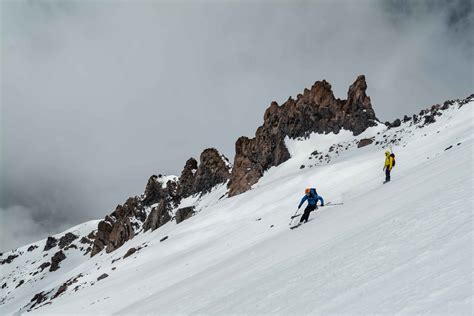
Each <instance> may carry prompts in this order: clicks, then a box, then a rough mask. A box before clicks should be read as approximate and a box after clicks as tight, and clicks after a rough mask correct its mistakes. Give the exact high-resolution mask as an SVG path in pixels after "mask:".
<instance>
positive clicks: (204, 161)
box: [193, 148, 230, 194]
mask: <svg viewBox="0 0 474 316" xmlns="http://www.w3.org/2000/svg"><path fill="white" fill-rule="evenodd" d="M226 160H227V158H225V157H224V156H223V155H220V154H219V152H218V151H217V150H216V149H215V148H208V149H205V150H204V151H203V152H202V153H201V157H200V163H199V167H198V169H197V171H196V178H195V182H194V192H193V193H198V192H200V193H201V194H205V193H208V192H210V191H211V189H212V188H213V187H215V186H216V185H218V184H220V183H225V182H227V180H229V177H230V171H229V169H230V167H229V164H228V163H226V162H227V161H226Z"/></svg>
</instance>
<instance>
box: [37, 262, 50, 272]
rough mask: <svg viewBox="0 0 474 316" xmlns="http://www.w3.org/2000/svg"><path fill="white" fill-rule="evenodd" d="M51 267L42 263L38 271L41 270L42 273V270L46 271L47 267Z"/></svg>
mask: <svg viewBox="0 0 474 316" xmlns="http://www.w3.org/2000/svg"><path fill="white" fill-rule="evenodd" d="M50 265H51V263H50V262H43V263H42V264H41V265H40V266H39V267H38V269H41V272H43V270H44V269H46V268H47V267H49V266H50Z"/></svg>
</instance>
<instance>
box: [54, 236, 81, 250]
mask: <svg viewBox="0 0 474 316" xmlns="http://www.w3.org/2000/svg"><path fill="white" fill-rule="evenodd" d="M77 238H79V236H76V235H74V234H73V233H66V234H65V235H64V236H62V237H61V238H60V239H59V248H60V249H63V248H64V247H67V246H69V245H70V244H71V243H72V242H73V241H74V240H76V239H77Z"/></svg>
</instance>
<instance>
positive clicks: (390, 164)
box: [383, 153, 393, 170]
mask: <svg viewBox="0 0 474 316" xmlns="http://www.w3.org/2000/svg"><path fill="white" fill-rule="evenodd" d="M392 167H393V157H392V156H390V153H388V154H387V153H385V165H384V166H383V168H384V169H385V168H388V170H392Z"/></svg>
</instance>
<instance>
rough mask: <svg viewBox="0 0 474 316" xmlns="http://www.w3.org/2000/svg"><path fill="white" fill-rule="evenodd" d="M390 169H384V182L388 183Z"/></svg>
mask: <svg viewBox="0 0 474 316" xmlns="http://www.w3.org/2000/svg"><path fill="white" fill-rule="evenodd" d="M390 171H391V170H390V168H385V181H386V182H388V181H390Z"/></svg>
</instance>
